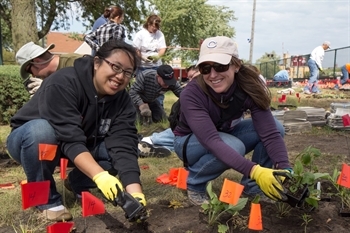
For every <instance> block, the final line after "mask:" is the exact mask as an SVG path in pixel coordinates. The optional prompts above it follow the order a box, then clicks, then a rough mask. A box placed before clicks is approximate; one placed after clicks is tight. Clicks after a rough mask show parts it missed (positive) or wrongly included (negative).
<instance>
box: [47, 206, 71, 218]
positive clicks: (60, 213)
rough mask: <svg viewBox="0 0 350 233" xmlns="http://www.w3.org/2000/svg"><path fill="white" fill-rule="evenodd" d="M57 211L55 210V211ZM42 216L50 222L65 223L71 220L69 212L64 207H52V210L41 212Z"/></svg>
mask: <svg viewBox="0 0 350 233" xmlns="http://www.w3.org/2000/svg"><path fill="white" fill-rule="evenodd" d="M57 208H58V209H59V210H56V209H57ZM42 215H43V216H44V217H45V218H46V219H47V220H50V221H56V222H66V221H70V220H72V219H73V216H72V214H71V213H70V212H69V210H68V209H67V208H66V207H64V206H63V205H60V206H57V207H54V208H50V209H47V210H43V211H42Z"/></svg>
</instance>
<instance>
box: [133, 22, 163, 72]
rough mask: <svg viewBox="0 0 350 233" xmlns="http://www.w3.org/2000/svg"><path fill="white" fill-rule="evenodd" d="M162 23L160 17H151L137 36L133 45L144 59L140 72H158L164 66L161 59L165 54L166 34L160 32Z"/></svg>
mask: <svg viewBox="0 0 350 233" xmlns="http://www.w3.org/2000/svg"><path fill="white" fill-rule="evenodd" d="M160 22H161V19H160V17H159V16H157V15H151V16H149V17H148V18H147V21H146V22H145V24H144V25H143V28H142V29H141V30H140V31H138V32H137V33H136V34H135V37H134V39H133V45H134V47H135V48H136V49H137V50H138V53H139V56H140V57H141V59H142V61H141V66H140V67H139V71H143V70H145V69H154V70H156V69H157V67H158V66H160V65H162V61H161V59H160V58H161V57H162V56H163V55H164V54H165V51H166V44H165V38H164V34H163V33H162V32H161V31H160Z"/></svg>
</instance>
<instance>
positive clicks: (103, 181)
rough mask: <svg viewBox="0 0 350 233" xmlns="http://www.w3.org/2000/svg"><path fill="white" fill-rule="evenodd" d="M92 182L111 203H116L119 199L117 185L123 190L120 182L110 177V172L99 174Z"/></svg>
mask: <svg viewBox="0 0 350 233" xmlns="http://www.w3.org/2000/svg"><path fill="white" fill-rule="evenodd" d="M92 180H93V181H94V182H95V183H96V185H97V187H98V188H99V189H100V190H101V192H102V193H103V195H104V196H105V197H106V198H107V200H109V201H114V200H115V198H116V197H117V194H118V191H117V187H116V185H118V187H119V188H120V190H123V186H122V184H121V183H120V181H119V180H118V179H117V178H116V177H115V176H112V175H110V174H109V173H108V171H103V172H100V173H98V174H97V175H95V176H94V177H93V178H92Z"/></svg>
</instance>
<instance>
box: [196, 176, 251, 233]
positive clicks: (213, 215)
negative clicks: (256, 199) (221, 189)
mask: <svg viewBox="0 0 350 233" xmlns="http://www.w3.org/2000/svg"><path fill="white" fill-rule="evenodd" d="M207 193H208V195H209V203H208V204H202V206H201V207H202V209H203V210H204V213H205V214H207V215H208V224H209V225H210V226H212V225H214V224H218V232H219V233H224V232H227V231H228V230H229V227H228V226H227V225H225V224H221V223H220V221H219V220H220V217H221V216H222V215H223V214H225V213H228V214H230V215H232V217H234V216H235V215H237V214H239V211H241V210H242V209H243V208H244V207H245V205H246V204H247V201H248V198H240V199H239V200H238V203H237V204H236V205H230V204H226V203H223V202H221V201H220V200H219V198H218V196H217V195H216V194H215V193H214V192H213V189H212V184H211V182H209V183H208V185H207Z"/></svg>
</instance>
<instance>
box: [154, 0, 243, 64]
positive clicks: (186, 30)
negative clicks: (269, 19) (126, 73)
mask: <svg viewBox="0 0 350 233" xmlns="http://www.w3.org/2000/svg"><path fill="white" fill-rule="evenodd" d="M150 6H151V7H150V9H149V10H148V11H149V14H151V13H155V14H158V15H159V16H160V17H161V19H162V23H161V30H162V32H163V33H164V36H165V39H166V44H167V46H169V47H173V48H175V47H177V48H176V49H168V51H167V57H169V56H170V57H181V58H182V60H183V61H186V60H187V61H193V60H197V58H198V55H199V54H198V50H194V49H181V48H197V49H199V43H200V40H201V39H205V38H207V37H211V36H218V35H223V36H228V37H234V35H235V31H234V28H233V27H231V26H229V22H230V21H235V20H237V19H236V18H235V17H234V11H232V10H229V8H228V7H225V6H213V5H209V4H206V0H173V1H168V0H150Z"/></svg>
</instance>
